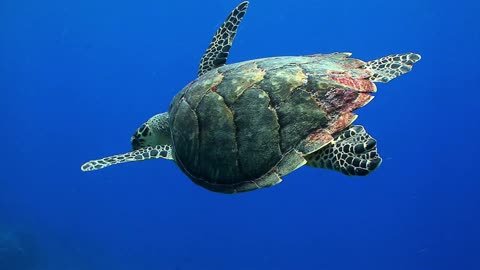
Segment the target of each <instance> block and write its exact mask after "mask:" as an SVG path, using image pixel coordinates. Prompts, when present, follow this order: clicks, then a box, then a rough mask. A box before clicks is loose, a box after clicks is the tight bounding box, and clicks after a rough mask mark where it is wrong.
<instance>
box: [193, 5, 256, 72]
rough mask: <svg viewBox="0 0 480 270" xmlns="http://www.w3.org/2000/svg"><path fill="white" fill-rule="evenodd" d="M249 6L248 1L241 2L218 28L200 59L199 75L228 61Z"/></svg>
mask: <svg viewBox="0 0 480 270" xmlns="http://www.w3.org/2000/svg"><path fill="white" fill-rule="evenodd" d="M247 8H248V1H244V2H242V3H240V4H239V5H238V6H237V7H236V8H235V9H234V10H232V12H231V13H230V15H228V17H227V19H226V20H225V22H224V23H223V24H222V26H220V28H218V30H217V32H216V33H215V36H213V39H212V41H211V42H210V46H208V48H207V50H206V52H205V54H204V55H203V57H202V60H201V61H200V66H199V68H198V76H199V77H200V76H201V75H203V74H204V73H206V72H207V71H210V70H212V69H214V68H217V67H220V66H223V65H224V64H225V63H226V62H227V57H228V53H229V52H230V48H231V47H232V43H233V39H234V38H235V35H236V34H237V29H238V26H239V25H240V22H241V21H242V19H243V16H244V15H245V12H246V11H247Z"/></svg>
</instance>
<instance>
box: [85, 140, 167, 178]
mask: <svg viewBox="0 0 480 270" xmlns="http://www.w3.org/2000/svg"><path fill="white" fill-rule="evenodd" d="M157 158H165V159H173V157H172V147H171V146H170V145H157V146H154V147H152V146H149V147H145V148H140V149H138V150H135V151H132V152H128V153H125V154H119V155H114V156H110V157H106V158H102V159H97V160H91V161H89V162H87V163H85V164H83V165H82V171H84V172H85V171H94V170H99V169H103V168H105V167H108V166H111V165H115V164H120V163H125V162H131V161H143V160H147V159H157Z"/></svg>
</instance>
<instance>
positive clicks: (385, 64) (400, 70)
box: [364, 53, 421, 83]
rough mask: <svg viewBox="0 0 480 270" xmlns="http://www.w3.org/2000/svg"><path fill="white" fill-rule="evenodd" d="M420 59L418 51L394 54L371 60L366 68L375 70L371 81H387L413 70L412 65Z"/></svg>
mask: <svg viewBox="0 0 480 270" xmlns="http://www.w3.org/2000/svg"><path fill="white" fill-rule="evenodd" d="M420 59H421V56H420V55H419V54H416V53H405V54H392V55H389V56H385V57H382V58H379V59H376V60H372V61H369V62H367V64H366V65H365V66H364V68H365V69H368V70H371V71H372V72H373V75H372V76H370V78H369V80H370V81H372V82H383V83H386V82H389V81H390V80H392V79H395V78H396V77H398V76H400V75H403V74H405V73H407V72H409V71H410V70H412V65H413V64H415V63H416V62H418V61H419V60H420Z"/></svg>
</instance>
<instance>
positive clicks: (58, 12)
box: [0, 0, 480, 270]
mask: <svg viewBox="0 0 480 270" xmlns="http://www.w3.org/2000/svg"><path fill="white" fill-rule="evenodd" d="M239 2H240V1H238V0H235V1H234V0H228V1H225V0H215V1H168V2H167V1H158V0H157V1H111V0H109V1H92V0H85V1H65V0H63V1H55V0H45V1H28V0H10V1H9V0H2V1H1V2H0V93H1V98H0V114H1V115H2V118H1V120H0V130H1V134H2V135H1V138H2V142H3V143H2V150H3V151H2V156H3V157H2V158H1V162H0V170H1V171H2V174H1V176H0V228H3V230H5V231H7V230H9V231H19V232H23V233H26V234H29V235H31V236H32V237H31V238H32V241H35V244H36V246H37V251H36V254H37V255H36V257H37V258H36V263H35V264H36V266H35V268H33V269H38V270H57V269H58V270H60V269H62V270H77V269H79V270H80V269H89V270H97V269H102V270H104V269H115V270H137V269H140V270H143V269H145V270H150V269H162V270H164V269H165V270H190V269H192V270H193V269H195V270H197V269H208V270H216V269H222V270H223V269H228V270H246V269H248V270H250V269H262V270H265V269H302V270H306V269H332V270H333V269H369V270H372V269H382V270H383V269H409V270H413V269H421V270H423V269H436V270H440V269H463V270H467V269H480V260H479V257H480V231H479V229H478V228H480V211H479V210H480V183H479V180H480V179H479V177H478V170H479V168H478V165H477V162H478V154H479V152H480V151H479V150H480V149H479V140H478V133H479V132H480V126H479V117H478V108H479V100H480V94H479V91H478V90H479V68H478V66H479V65H478V63H479V61H480V59H479V55H478V48H479V47H480V42H479V41H480V40H479V37H480V34H479V32H478V28H477V27H476V25H477V24H478V14H477V11H478V9H479V4H478V3H477V2H474V1H433V0H430V1H427V0H423V1H422V0H403V1H380V0H366V1H353V0H346V1H318V0H297V1H272V0H270V1H267V0H264V1H255V0H252V1H251V3H250V7H249V10H248V12H247V14H246V16H245V19H244V21H243V23H242V25H241V26H240V29H239V32H238V35H237V37H236V39H235V43H234V46H233V48H232V50H231V53H230V56H229V60H228V63H234V62H239V61H243V60H248V59H253V58H259V57H268V56H277V55H304V54H314V53H328V52H335V51H350V52H353V53H354V54H353V57H356V58H360V59H364V60H370V59H375V58H379V57H382V56H385V55H388V54H392V53H402V52H410V51H414V52H417V53H420V54H421V55H422V57H423V58H422V60H421V61H420V62H419V63H417V64H416V65H415V66H414V68H413V70H412V72H410V73H408V74H406V75H404V76H402V77H400V78H397V79H395V80H393V81H391V82H390V83H388V84H379V85H378V93H376V98H375V99H374V101H373V102H372V103H370V104H369V105H368V106H366V107H364V108H362V109H360V110H359V111H358V113H359V114H360V117H359V119H358V120H357V123H359V124H362V125H365V126H366V129H367V130H368V132H369V133H370V134H372V136H373V137H375V138H376V139H377V140H378V144H379V152H380V154H381V155H382V157H383V158H384V162H383V164H382V165H381V167H380V168H379V169H378V170H376V171H375V172H373V173H372V174H371V175H369V176H367V177H363V178H351V177H347V176H344V175H342V174H339V173H336V172H333V171H327V170H319V169H314V168H310V167H303V168H301V169H299V170H297V171H295V172H293V173H292V174H290V175H288V176H287V177H285V179H284V182H283V183H281V184H279V185H277V186H275V187H272V188H268V189H263V190H257V191H254V192H249V193H243V194H238V195H223V194H217V193H213V192H209V191H207V190H205V189H203V188H201V187H199V186H197V185H195V184H193V183H192V182H191V181H190V180H189V179H188V178H187V177H186V176H185V175H184V174H182V173H181V172H180V170H179V169H178V168H177V167H176V166H175V165H174V163H172V162H168V161H164V160H156V161H149V162H141V163H130V164H124V165H122V166H114V167H111V168H107V169H104V170H100V171H96V172H91V173H84V172H81V171H80V165H81V164H82V163H83V162H85V161H87V160H90V159H93V158H99V157H103V156H106V155H111V154H115V153H119V152H124V151H128V150H130V145H129V140H130V136H131V134H132V132H133V131H134V130H135V129H136V128H137V127H138V126H139V125H140V124H141V123H143V121H145V120H147V119H148V118H149V117H150V116H152V115H154V114H156V113H159V112H162V111H166V110H167V109H168V106H169V103H170V100H171V98H172V97H173V96H174V94H175V93H176V92H177V91H179V90H180V89H181V88H183V86H184V85H186V84H187V83H188V82H190V81H191V80H192V79H194V78H195V77H196V74H197V67H198V63H199V59H200V57H201V56H202V54H203V52H204V51H205V49H206V47H207V46H208V43H209V42H210V40H211V37H212V35H213V33H214V32H215V30H216V28H217V27H218V26H220V25H221V23H222V22H223V20H224V19H225V17H226V16H227V14H228V13H229V12H230V10H231V9H233V8H234V7H235V6H236V5H237V4H238V3H239ZM9 268H12V269H0V270H17V269H20V268H17V269H15V268H13V266H10V267H9Z"/></svg>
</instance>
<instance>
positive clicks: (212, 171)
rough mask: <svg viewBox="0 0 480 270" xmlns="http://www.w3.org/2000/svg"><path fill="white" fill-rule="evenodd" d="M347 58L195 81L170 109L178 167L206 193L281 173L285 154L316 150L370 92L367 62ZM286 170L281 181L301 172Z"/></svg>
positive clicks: (280, 61)
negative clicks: (364, 67) (292, 172)
mask: <svg viewBox="0 0 480 270" xmlns="http://www.w3.org/2000/svg"><path fill="white" fill-rule="evenodd" d="M348 57H349V54H347V53H345V54H329V55H313V56H305V57H275V58H265V59H258V60H252V61H246V62H241V63H237V64H232V65H227V66H223V67H220V68H217V69H215V70H212V71H210V72H208V73H206V74H204V75H203V76H201V77H199V78H197V80H195V81H193V82H192V83H190V84H189V85H187V86H186V87H185V88H184V89H183V90H182V91H181V92H179V93H178V94H177V95H176V96H175V98H174V100H173V101H172V104H171V106H170V110H169V114H170V127H171V130H172V139H173V145H174V149H175V159H176V162H177V164H178V165H179V167H180V168H181V169H182V170H183V171H184V172H185V173H186V174H187V175H188V176H189V177H190V178H191V179H192V180H193V181H194V182H195V183H197V184H199V185H201V186H203V187H205V188H207V189H210V190H214V191H220V192H236V191H246V190H251V189H254V188H255V186H257V187H258V186H259V183H260V182H261V181H259V179H260V178H262V177H264V176H265V175H267V174H268V173H271V172H272V171H275V170H281V169H282V168H279V164H281V163H282V159H285V158H284V157H286V156H287V153H294V152H295V153H297V154H300V156H304V155H306V154H309V153H312V152H314V151H317V150H318V149H320V148H321V147H322V146H324V145H325V144H327V143H329V142H330V141H331V139H332V136H331V135H333V134H334V133H336V132H338V131H340V130H343V129H344V128H346V127H347V126H348V125H350V124H351V122H352V121H353V120H354V119H355V115H354V114H352V113H351V112H352V111H353V110H354V109H356V108H358V107H360V106H363V105H364V104H365V103H367V102H368V101H370V99H371V96H370V95H369V94H368V92H373V91H375V86H374V85H373V83H371V82H369V81H368V80H367V79H365V78H367V77H369V76H370V75H371V74H370V73H369V72H368V71H367V70H365V69H362V68H360V67H361V66H362V65H363V64H364V62H362V61H360V60H356V59H352V58H348ZM284 163H285V162H284ZM302 164H303V163H300V164H299V165H302ZM282 166H284V165H282ZM291 166H293V167H292V168H291V169H288V170H287V169H285V168H284V170H285V172H284V173H283V175H285V174H287V173H289V172H290V171H291V170H293V169H295V168H296V167H298V166H296V167H295V164H293V165H292V164H291ZM287 167H288V166H287ZM266 183H267V184H268V183H269V182H268V181H267V182H266ZM271 184H274V183H270V185H271Z"/></svg>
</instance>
